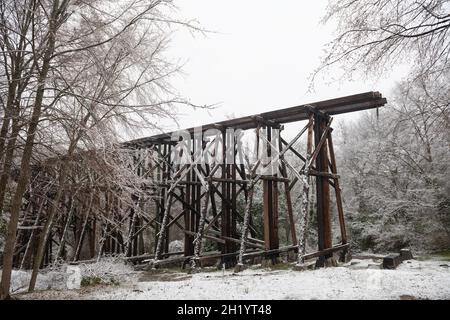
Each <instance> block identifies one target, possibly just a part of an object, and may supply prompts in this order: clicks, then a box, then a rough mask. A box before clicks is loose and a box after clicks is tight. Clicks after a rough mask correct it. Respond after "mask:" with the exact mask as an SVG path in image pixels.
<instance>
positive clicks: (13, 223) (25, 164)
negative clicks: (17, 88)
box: [0, 3, 59, 299]
mask: <svg viewBox="0 0 450 320" xmlns="http://www.w3.org/2000/svg"><path fill="white" fill-rule="evenodd" d="M58 11H59V8H58V7H57V5H56V3H55V4H54V6H53V9H52V14H51V17H50V20H49V32H48V42H47V48H46V50H45V53H44V57H43V62H42V69H41V72H40V74H39V78H38V88H37V92H36V98H35V101H34V106H33V112H32V115H31V119H30V123H29V126H28V130H27V136H26V137H27V138H26V141H25V146H24V149H23V155H22V160H21V163H20V175H19V178H18V181H17V187H16V191H15V193H14V197H13V200H12V205H11V215H10V220H9V223H8V231H7V233H6V242H5V249H4V253H3V272H2V279H1V284H0V299H6V298H8V297H9V289H10V286H11V272H12V266H13V256H14V247H15V243H16V234H17V223H18V221H19V214H20V207H21V205H22V197H23V195H24V193H25V191H26V189H27V187H28V180H29V176H30V162H31V156H32V152H33V145H34V137H35V135H36V130H37V126H38V124H39V119H40V117H41V110H42V101H43V98H44V91H45V82H46V80H47V74H48V71H49V69H50V61H51V57H52V55H53V53H54V49H55V33H56V25H55V22H56V21H55V19H56V16H57V14H58Z"/></svg>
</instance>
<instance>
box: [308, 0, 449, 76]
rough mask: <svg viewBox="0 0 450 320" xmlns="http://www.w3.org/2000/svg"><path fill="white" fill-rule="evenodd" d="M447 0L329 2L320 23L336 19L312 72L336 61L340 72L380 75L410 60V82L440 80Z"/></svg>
mask: <svg viewBox="0 0 450 320" xmlns="http://www.w3.org/2000/svg"><path fill="white" fill-rule="evenodd" d="M449 9H450V4H449V1H448V0H422V1H402V0H381V1H369V0H361V1H354V0H344V1H338V0H330V1H329V3H328V8H327V14H326V16H325V17H324V19H323V21H324V22H325V23H326V22H329V21H337V33H338V36H337V37H336V38H335V39H334V40H333V41H332V42H331V43H330V44H329V46H328V48H327V54H326V55H325V57H324V58H323V60H322V64H321V66H320V67H319V69H318V70H316V74H317V72H320V71H323V70H325V69H327V68H328V67H330V66H331V65H334V64H337V63H339V64H340V65H342V66H343V68H344V71H345V74H344V75H351V74H353V73H355V71H356V70H360V71H361V72H364V73H367V74H372V75H373V74H380V73H382V72H385V71H387V70H389V69H390V68H391V67H392V66H395V65H397V64H399V63H404V62H410V65H411V74H410V78H411V79H412V80H414V79H416V78H418V77H425V76H433V77H434V78H438V77H440V76H441V75H442V74H443V73H445V72H446V71H447V70H448V68H449V63H448V62H449V55H450V37H449V36H448V31H449V29H450V14H449Z"/></svg>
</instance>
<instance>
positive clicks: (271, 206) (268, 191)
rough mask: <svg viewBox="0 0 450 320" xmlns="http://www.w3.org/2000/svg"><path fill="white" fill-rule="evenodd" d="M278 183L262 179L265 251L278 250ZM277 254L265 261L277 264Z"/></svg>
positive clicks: (268, 135)
mask: <svg viewBox="0 0 450 320" xmlns="http://www.w3.org/2000/svg"><path fill="white" fill-rule="evenodd" d="M267 141H268V143H267V156H268V158H269V159H270V158H271V156H272V152H271V151H272V150H271V149H272V146H271V145H270V142H271V141H272V131H271V128H270V127H267ZM277 184H278V183H277V182H276V181H274V180H272V179H270V177H269V179H263V193H264V200H263V201H264V247H265V249H266V250H273V249H278V247H279V242H278V185H277ZM278 256H279V255H278V253H276V252H275V253H272V254H268V255H267V256H266V259H268V260H270V262H271V263H272V264H276V263H277V262H278Z"/></svg>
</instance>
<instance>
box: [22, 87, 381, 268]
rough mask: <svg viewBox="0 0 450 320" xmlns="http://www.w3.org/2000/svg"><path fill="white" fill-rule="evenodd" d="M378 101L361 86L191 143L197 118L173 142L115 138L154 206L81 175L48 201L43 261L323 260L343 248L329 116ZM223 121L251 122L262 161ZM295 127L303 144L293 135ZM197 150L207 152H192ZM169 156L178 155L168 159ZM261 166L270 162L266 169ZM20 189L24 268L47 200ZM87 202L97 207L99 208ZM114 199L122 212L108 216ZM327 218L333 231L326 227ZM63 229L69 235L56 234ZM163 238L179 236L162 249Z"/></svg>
mask: <svg viewBox="0 0 450 320" xmlns="http://www.w3.org/2000/svg"><path fill="white" fill-rule="evenodd" d="M385 104H386V99H385V98H383V97H382V95H381V94H380V93H379V92H366V93H362V94H357V95H351V96H346V97H341V98H337V99H331V100H326V101H320V102H314V103H310V104H306V105H300V106H295V107H291V108H286V109H279V110H275V111H271V112H265V113H261V114H258V115H253V116H246V117H242V118H237V119H232V120H226V121H222V122H218V123H211V124H208V125H205V126H202V127H201V131H200V132H201V134H204V135H205V134H207V133H208V132H210V131H211V130H214V131H215V132H216V134H215V135H214V136H213V137H212V138H210V139H202V140H201V142H202V143H196V141H195V138H196V134H197V133H198V131H199V130H198V128H189V129H187V130H186V131H185V132H186V133H187V135H188V136H187V137H184V140H183V141H184V142H185V143H187V142H188V141H186V140H189V144H190V145H191V146H192V147H191V148H190V149H180V148H179V145H180V141H177V140H174V139H173V137H174V136H177V133H176V132H171V133H165V134H159V135H155V136H152V137H147V138H142V139H137V140H133V141H129V142H126V143H123V144H122V148H124V149H127V150H131V151H132V153H133V154H134V158H133V163H134V164H135V168H136V169H135V171H136V172H135V173H136V174H137V175H139V176H143V177H146V178H148V179H151V181H153V183H152V184H151V185H150V186H146V188H149V189H151V192H150V194H151V197H150V201H152V202H153V203H154V205H153V206H150V205H148V204H147V205H145V204H143V201H144V199H140V198H139V196H138V195H135V196H132V199H131V200H130V202H128V203H124V202H123V201H119V199H117V198H115V197H114V196H113V195H112V194H111V193H108V192H107V191H102V190H101V188H97V187H92V188H90V187H89V186H88V185H87V186H86V187H85V188H84V189H85V191H84V193H81V191H80V192H79V194H82V195H81V196H79V197H78V198H76V196H75V194H70V193H69V194H67V196H66V197H64V203H62V204H59V205H60V206H61V212H64V215H63V218H61V219H59V220H58V221H57V223H56V226H55V228H54V230H52V234H51V236H50V240H49V242H48V244H47V251H46V252H47V254H46V259H44V265H45V264H49V263H51V262H52V259H53V260H54V259H55V255H56V258H58V257H63V258H64V257H65V256H70V257H71V258H70V259H71V260H72V261H74V262H76V261H79V260H83V258H85V259H90V258H95V257H98V256H100V255H104V254H123V255H125V256H126V257H127V258H126V259H127V260H129V261H132V262H135V263H141V262H142V261H148V262H150V264H151V266H153V267H161V266H164V265H167V264H172V263H177V264H182V265H183V266H190V267H191V268H193V269H194V270H195V269H196V268H198V267H201V266H204V265H208V264H210V263H211V261H214V262H216V261H218V265H219V266H220V267H226V268H229V267H234V266H236V269H237V270H242V268H243V265H244V264H245V263H246V262H247V261H254V259H255V258H260V259H262V260H261V261H263V262H265V263H277V262H278V261H279V259H280V255H281V254H283V253H286V252H288V253H289V254H290V255H291V256H294V257H295V258H296V259H297V264H298V265H299V266H301V265H303V264H304V262H305V260H307V259H311V258H317V260H316V265H317V266H319V267H320V266H325V265H328V264H330V263H332V264H333V263H334V262H333V253H335V252H340V253H341V254H340V258H341V259H345V258H346V254H347V253H348V250H349V243H348V239H347V231H346V226H345V215H344V210H343V205H342V195H341V186H340V181H339V175H338V171H337V163H336V156H335V150H334V145H333V140H332V131H333V129H332V127H331V125H332V121H333V116H335V115H338V114H343V113H349V112H355V111H361V110H366V109H372V108H379V107H382V106H383V105H385ZM301 121H303V123H304V124H303V125H300V126H299V127H298V129H299V131H298V133H297V134H296V135H295V137H294V138H293V139H292V140H290V141H287V140H285V139H284V138H283V129H284V125H285V124H287V123H294V122H295V123H297V122H301ZM230 129H232V130H234V132H236V130H242V131H249V130H254V133H255V134H254V140H253V142H251V145H252V146H254V147H255V148H256V150H257V151H258V152H259V150H266V151H267V156H268V157H269V158H270V159H275V160H276V161H272V162H269V163H266V162H265V161H262V160H261V159H259V158H258V157H257V158H256V159H257V160H256V161H254V162H251V161H249V154H248V149H244V150H243V146H242V145H240V144H239V143H237V140H236V139H234V138H233V137H235V135H229V134H227V132H228V131H229V130H230ZM303 136H304V137H306V146H302V145H301V144H300V142H301V141H302V140H301V138H302V137H303ZM211 150H213V151H211ZM242 151H244V152H242ZM258 152H257V153H258ZM219 153H220V155H219ZM200 154H201V155H204V154H208V155H209V156H210V157H211V159H212V160H211V161H209V162H206V163H205V162H199V161H198V159H199V155H200ZM180 158H183V159H185V160H186V159H188V160H189V161H184V162H177V161H176V159H180ZM219 158H220V160H221V161H219V160H218V159H219ZM202 159H203V158H202ZM225 159H232V160H233V161H231V163H230V162H229V161H225ZM270 166H271V167H272V168H274V170H272V171H270V170H269V171H268V170H266V169H267V167H270ZM84 189H83V190H84ZM80 190H81V189H80ZM314 191H315V194H313V192H314ZM42 193H44V191H42ZM261 194H262V195H261ZM28 196H29V197H30V198H31V199H29V201H28V203H29V205H28V208H26V209H25V210H28V211H27V212H29V216H32V217H34V218H33V219H32V220H30V222H29V223H28V224H27V223H25V224H23V225H22V227H21V228H22V229H20V228H19V229H20V230H19V232H21V235H20V237H19V238H18V239H19V244H18V250H17V252H18V253H17V256H16V260H15V263H16V265H21V266H23V265H25V267H27V264H30V262H29V260H30V257H31V256H32V254H33V246H35V244H33V241H34V240H33V239H36V238H37V237H36V234H35V233H36V230H39V225H40V224H41V221H42V216H43V212H45V206H48V205H49V202H48V201H47V202H45V201H44V200H43V199H44V197H43V196H37V197H32V194H31V193H30V194H29V195H28ZM260 199H262V200H261V201H260V203H259V202H258V201H259V200H260ZM313 200H314V201H313ZM257 202H258V203H257ZM259 204H260V205H259ZM53 205H54V204H53ZM124 207H126V208H124ZM91 208H96V209H95V210H97V211H99V210H100V211H101V212H103V213H104V214H103V215H102V219H99V218H97V217H96V216H95V212H93V211H94V210H93V209H91ZM139 208H140V209H141V210H140V211H139V212H141V213H139V212H138V209H139ZM333 208H335V209H334V210H333ZM120 210H122V211H124V210H125V211H126V212H127V214H126V215H117V212H119V211H120ZM142 212H144V213H142ZM333 213H336V215H335V216H333ZM24 219H25V217H24ZM311 219H312V221H309V220H311ZM280 220H282V221H283V228H285V229H286V230H287V232H286V236H285V238H284V243H281V242H280V228H281V226H280ZM333 221H336V224H337V229H338V230H339V234H338V236H335V237H333V232H332V230H333ZM313 227H314V228H315V229H316V232H315V233H316V234H317V250H316V251H313V252H310V253H307V252H306V249H307V246H306V242H307V234H308V231H309V230H310V229H311V228H313ZM69 229H70V230H72V231H73V236H71V237H69V236H67V230H69ZM69 238H70V239H69ZM174 240H179V242H181V243H182V244H183V246H182V247H181V248H180V247H179V248H175V249H174V248H171V246H170V243H171V242H173V241H174ZM333 240H334V241H335V243H333ZM68 246H70V247H71V251H72V253H69V252H68V251H69V249H68V248H66V247H68ZM55 252H56V253H55Z"/></svg>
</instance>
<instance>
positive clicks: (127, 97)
mask: <svg viewBox="0 0 450 320" xmlns="http://www.w3.org/2000/svg"><path fill="white" fill-rule="evenodd" d="M16 3H17V2H16V1H7V2H6V8H7V10H6V9H5V10H6V11H8V10H9V11H8V12H10V13H12V14H11V15H8V16H6V18H5V21H9V20H8V19H14V17H15V16H18V17H22V16H23V15H24V14H30V15H31V17H30V18H29V19H30V20H31V22H30V26H29V29H30V31H25V32H22V33H20V32H19V31H18V29H17V27H14V29H13V30H14V32H16V33H20V34H21V35H22V37H24V38H25V40H24V41H25V43H27V44H30V49H29V54H30V59H29V61H30V63H31V65H32V66H33V69H32V70H34V69H35V70H36V71H35V75H34V78H33V77H31V79H33V81H28V82H27V83H25V88H24V89H23V90H24V92H27V93H29V96H28V97H27V101H31V103H30V104H29V105H28V106H27V108H26V112H23V118H21V122H20V123H21V125H22V126H24V128H26V133H25V134H24V136H23V137H22V138H23V139H24V140H25V142H24V144H23V146H21V151H20V153H19V156H18V158H19V159H20V169H19V170H18V172H19V175H18V177H17V185H16V188H15V190H14V193H13V197H12V203H11V208H10V209H9V223H8V232H7V239H6V244H5V251H4V263H3V273H2V281H1V292H0V298H5V297H7V296H8V295H9V286H10V280H11V270H12V265H13V255H14V248H15V242H16V234H17V226H18V220H19V216H20V213H21V205H22V203H23V198H24V195H25V193H26V192H27V188H28V187H29V180H30V168H31V164H32V162H33V161H37V162H38V163H39V162H42V160H43V158H45V154H46V155H47V156H48V155H49V153H50V154H52V155H53V156H56V157H57V158H59V159H60V161H59V162H58V165H57V167H56V168H57V169H58V170H57V171H56V172H55V173H54V179H55V180H54V183H55V185H56V186H58V189H57V192H56V193H55V194H54V196H53V198H52V199H51V201H50V204H51V205H50V206H49V210H48V212H47V214H46V219H45V224H44V228H43V231H42V232H41V235H40V239H39V246H38V251H37V254H36V257H35V260H34V268H33V275H32V280H31V282H30V290H33V289H34V285H35V282H36V277H37V272H38V269H39V266H40V265H41V261H42V257H43V253H44V249H45V246H46V243H47V239H48V236H49V232H50V231H51V228H52V224H53V222H54V218H55V216H56V214H57V212H58V210H59V209H58V205H59V202H60V200H61V198H62V196H63V191H64V186H65V185H66V184H67V179H68V171H69V169H70V167H71V163H72V159H73V157H74V156H75V154H76V153H79V152H82V151H83V150H84V151H86V150H88V149H91V150H92V149H95V148H102V147H104V146H102V145H101V144H100V145H99V142H102V141H103V140H102V139H98V136H97V135H98V134H101V135H104V136H108V137H111V138H112V140H113V141H114V142H115V141H117V140H118V138H119V137H120V134H121V130H122V131H123V130H125V129H137V128H152V129H154V128H155V127H156V125H155V119H156V118H160V117H162V116H173V115H174V114H175V110H176V109H175V106H176V105H177V104H188V105H191V106H194V105H192V104H190V103H189V102H188V101H186V100H185V99H181V98H180V97H178V96H177V95H176V93H175V91H174V90H173V89H172V88H171V87H170V84H169V80H170V77H171V76H172V75H173V74H175V73H176V72H177V71H178V68H177V67H176V66H173V65H172V64H171V63H169V62H167V61H166V60H165V59H164V57H163V56H162V52H163V51H164V49H165V47H166V45H167V39H168V33H169V32H170V25H172V24H182V25H184V26H190V25H189V23H187V22H183V21H178V20H174V19H171V18H170V16H169V14H170V12H171V10H172V9H173V4H172V1H171V0H164V1H163V0H151V1H148V0H146V1H144V0H138V1H136V0H133V1H131V0H121V1H89V2H85V1H78V0H73V1H72V0H52V1H44V0H29V1H26V0H23V1H18V3H20V4H21V6H18V5H16ZM29 6H33V8H34V10H24V8H29ZM4 25H6V24H4ZM10 25H13V24H10ZM190 27H191V26H190ZM8 30H9V29H8ZM4 34H5V33H4ZM10 51H15V49H11V48H8V47H6V46H3V47H2V52H3V53H4V54H8V53H9V52H10ZM3 65H4V66H5V68H4V70H7V71H8V72H9V73H11V71H10V68H11V65H10V64H8V62H6V60H5V62H4V64H3ZM19 67H20V66H19ZM19 69H20V68H19ZM13 89H14V88H13ZM11 90H12V89H10V88H8V90H7V94H8V95H9V94H11ZM3 100H4V99H2V101H3ZM4 105H5V104H4ZM6 105H7V103H6ZM194 107H195V106H194ZM7 110H9V109H8V108H6V109H5V114H6V111H7ZM8 112H9V111H8ZM5 118H6V117H5ZM6 127H7V129H6V131H5V132H6V133H5V135H8V132H10V131H9V124H6ZM11 134H12V133H11ZM9 138H11V137H9ZM4 141H6V140H5V139H4ZM9 141H13V140H11V139H9ZM80 142H82V144H80ZM108 146H109V144H108ZM13 149H14V147H13V148H10V150H13ZM16 149H17V148H16ZM2 156H3V155H2ZM43 156H44V157H43ZM4 162H5V164H6V157H5V161H4ZM6 169H8V170H5V171H4V173H8V171H9V168H6Z"/></svg>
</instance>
